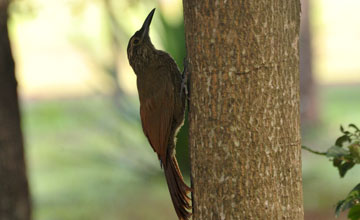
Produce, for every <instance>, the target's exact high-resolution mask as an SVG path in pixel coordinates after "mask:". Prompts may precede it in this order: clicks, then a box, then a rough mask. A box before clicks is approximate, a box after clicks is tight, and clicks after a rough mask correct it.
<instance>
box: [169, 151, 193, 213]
mask: <svg viewBox="0 0 360 220" xmlns="http://www.w3.org/2000/svg"><path fill="white" fill-rule="evenodd" d="M164 165H165V166H164V171H165V177H166V182H167V185H168V187H169V191H170V196H171V200H172V202H173V205H174V208H175V211H176V214H177V216H178V217H179V220H187V219H189V218H190V216H191V212H189V211H188V210H189V209H191V204H190V197H189V196H188V195H187V194H188V193H189V192H191V188H189V187H188V186H187V185H186V183H185V182H184V179H183V177H182V175H181V171H180V169H179V165H178V163H177V161H176V158H175V156H170V155H168V157H167V162H166V164H164Z"/></svg>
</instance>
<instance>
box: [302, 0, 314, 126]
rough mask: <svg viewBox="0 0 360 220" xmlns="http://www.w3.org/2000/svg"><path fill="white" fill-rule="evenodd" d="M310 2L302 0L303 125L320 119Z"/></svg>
mask: <svg viewBox="0 0 360 220" xmlns="http://www.w3.org/2000/svg"><path fill="white" fill-rule="evenodd" d="M310 10H311V8H310V2H309V0H301V26H300V116H301V122H302V125H311V124H314V123H315V122H317V121H318V111H317V107H318V106H317V102H316V83H315V79H314V74H313V65H312V54H313V53H312V33H311V28H310Z"/></svg>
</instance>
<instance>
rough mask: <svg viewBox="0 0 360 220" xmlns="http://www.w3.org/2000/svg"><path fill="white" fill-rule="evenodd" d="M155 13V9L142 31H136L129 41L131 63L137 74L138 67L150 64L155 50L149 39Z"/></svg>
mask: <svg viewBox="0 0 360 220" xmlns="http://www.w3.org/2000/svg"><path fill="white" fill-rule="evenodd" d="M154 12H155V8H154V9H153V10H151V12H150V13H149V15H148V16H147V17H146V19H145V21H144V24H143V25H142V27H141V28H140V30H138V31H136V32H135V34H134V35H133V36H132V37H131V38H130V40H129V44H128V47H127V54H128V59H129V63H130V65H131V66H132V67H133V68H134V71H135V73H136V66H137V65H143V64H144V63H146V62H148V61H149V59H150V56H151V55H152V53H153V51H154V49H155V48H154V46H153V45H152V43H151V40H150V37H149V29H150V24H151V20H152V17H153V15H154Z"/></svg>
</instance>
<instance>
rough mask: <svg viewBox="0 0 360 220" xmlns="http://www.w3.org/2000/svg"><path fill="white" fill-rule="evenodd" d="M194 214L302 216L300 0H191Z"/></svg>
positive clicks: (187, 12) (187, 10) (187, 1)
mask: <svg viewBox="0 0 360 220" xmlns="http://www.w3.org/2000/svg"><path fill="white" fill-rule="evenodd" d="M183 4H184V19H185V33H186V44H187V55H188V58H189V62H190V63H189V70H190V72H191V77H190V78H191V79H190V105H189V126H190V127H189V134H190V137H189V144H190V151H191V152H190V155H191V172H192V182H193V187H194V192H193V205H194V207H193V209H194V210H193V212H194V214H193V216H194V217H193V218H194V219H195V220H199V219H206V220H209V219H214V220H215V219H216V220H219V219H220V220H222V219H291V220H294V219H303V206H302V179H301V151H300V150H301V148H300V132H299V130H300V128H299V127H300V117H299V49H298V41H299V25H300V0H291V1H280V0H272V1H269V0H259V1H251V0H241V1H239V0H225V1H212V0H203V1H194V0H184V1H183Z"/></svg>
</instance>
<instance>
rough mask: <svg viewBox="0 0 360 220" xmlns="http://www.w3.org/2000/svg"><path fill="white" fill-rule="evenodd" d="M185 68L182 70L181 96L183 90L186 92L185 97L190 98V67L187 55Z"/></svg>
mask: <svg viewBox="0 0 360 220" xmlns="http://www.w3.org/2000/svg"><path fill="white" fill-rule="evenodd" d="M183 63H184V70H183V72H182V80H181V89H180V97H182V95H183V91H184V93H185V97H186V98H187V100H189V91H188V76H189V69H188V59H187V56H186V57H185V58H184V61H183Z"/></svg>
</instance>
